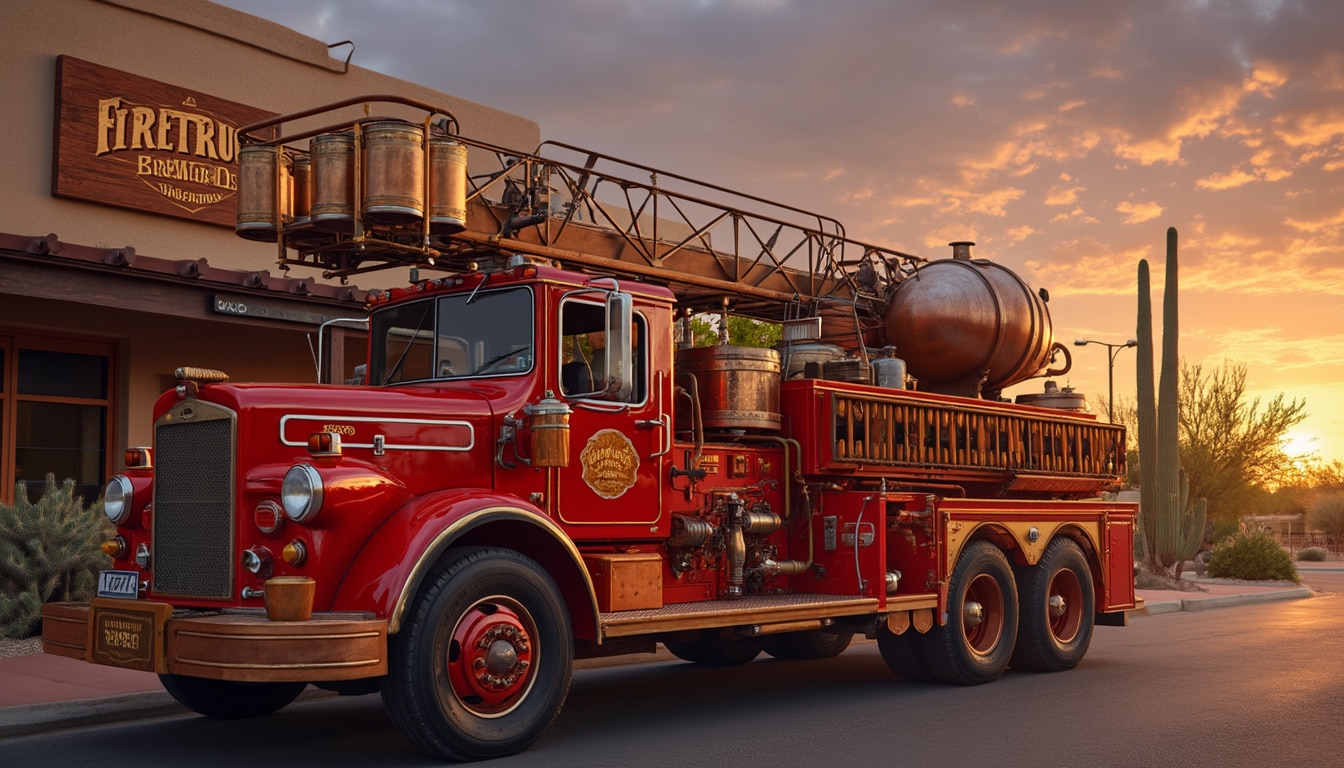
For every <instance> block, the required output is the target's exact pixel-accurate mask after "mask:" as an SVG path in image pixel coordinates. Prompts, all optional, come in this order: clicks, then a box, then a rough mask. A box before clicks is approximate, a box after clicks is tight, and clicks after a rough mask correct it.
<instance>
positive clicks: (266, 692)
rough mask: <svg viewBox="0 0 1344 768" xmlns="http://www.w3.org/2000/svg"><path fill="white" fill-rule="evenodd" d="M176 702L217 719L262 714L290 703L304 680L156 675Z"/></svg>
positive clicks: (275, 710)
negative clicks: (257, 680)
mask: <svg viewBox="0 0 1344 768" xmlns="http://www.w3.org/2000/svg"><path fill="white" fill-rule="evenodd" d="M159 682H160V683H163V688H164V690H166V691H168V693H170V694H171V695H172V697H173V698H174V699H176V700H177V703H179V704H181V705H182V706H184V707H186V708H187V709H190V710H191V711H193V712H196V713H197V714H201V715H205V716H206V717H213V718H215V719H217V720H242V719H245V718H249V717H265V716H266V715H273V714H275V713H276V712H279V711H280V710H282V709H284V708H285V707H287V706H289V705H290V703H291V702H293V701H294V700H295V699H297V698H298V697H299V694H300V693H303V689H304V688H307V687H308V684H307V683H236V682H233V681H230V680H207V679H205V678H203V677H189V676H187V675H159Z"/></svg>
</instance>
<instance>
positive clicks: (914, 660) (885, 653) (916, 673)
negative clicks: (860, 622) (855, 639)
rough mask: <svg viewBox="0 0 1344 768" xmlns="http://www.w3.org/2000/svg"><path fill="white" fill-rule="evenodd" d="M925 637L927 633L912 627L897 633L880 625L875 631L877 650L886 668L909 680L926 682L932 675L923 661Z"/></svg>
mask: <svg viewBox="0 0 1344 768" xmlns="http://www.w3.org/2000/svg"><path fill="white" fill-rule="evenodd" d="M926 638H927V635H921V634H919V632H916V631H915V630H914V629H913V628H908V629H906V630H905V632H902V633H901V634H899V635H897V634H893V633H892V631H891V630H889V629H887V628H886V627H882V628H881V629H879V630H878V632H877V650H878V651H880V652H881V653H882V660H883V661H885V662H886V663H887V669H890V670H891V671H892V672H895V673H896V674H897V675H900V676H901V677H903V678H905V679H906V680H909V681H910V682H913V683H927V682H928V681H929V680H931V679H933V675H932V673H930V672H929V665H928V663H927V662H925V661H924V649H923V647H922V646H923V645H924V644H925V643H926V642H928V641H927V639H926Z"/></svg>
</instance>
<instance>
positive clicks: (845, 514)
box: [43, 96, 1136, 760]
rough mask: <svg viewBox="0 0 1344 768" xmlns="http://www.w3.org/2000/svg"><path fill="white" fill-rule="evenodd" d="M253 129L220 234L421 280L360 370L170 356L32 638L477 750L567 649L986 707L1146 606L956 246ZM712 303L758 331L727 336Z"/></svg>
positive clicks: (1084, 449) (752, 205) (993, 277)
mask: <svg viewBox="0 0 1344 768" xmlns="http://www.w3.org/2000/svg"><path fill="white" fill-rule="evenodd" d="M375 103H376V104H378V105H380V106H379V107H377V109H379V110H387V111H388V116H377V115H375V114H374V112H375V109H374V108H372V107H370V106H368V105H371V104H375ZM360 105H365V108H364V109H362V110H361V109H359V106H360ZM352 112H356V113H358V114H357V116H356V117H349V116H348V114H349V113H352ZM315 123H325V124H322V125H314V124H315ZM241 135H242V136H243V137H244V141H245V143H246V146H244V147H243V149H242V150H241V151H240V170H239V178H240V190H239V219H238V229H237V231H238V233H239V234H240V235H242V236H244V237H247V238H249V239H253V240H262V241H273V242H275V243H277V254H278V256H277V259H278V266H279V268H280V269H284V270H288V269H296V268H297V269H313V270H319V271H321V272H322V273H323V274H324V275H325V276H327V277H329V278H333V279H335V278H341V279H345V278H347V277H350V276H354V275H358V274H362V273H364V272H368V271H372V270H375V269H389V268H395V269H404V270H406V271H407V273H408V274H409V275H410V279H409V280H408V281H407V282H406V284H405V286H404V287H399V288H394V289H391V290H378V291H373V292H371V293H369V294H368V296H367V306H368V310H369V314H368V322H367V334H368V356H367V361H366V362H365V364H364V365H363V366H361V367H360V369H359V376H357V377H356V379H355V380H352V381H348V382H346V383H344V384H322V383H319V384H317V385H294V384H251V383H233V382H230V381H228V377H227V376H226V375H225V374H224V373H222V372H220V371H216V370H211V369H205V368H191V367H184V368H182V369H179V371H178V379H179V382H180V383H179V385H178V386H177V387H176V388H175V389H174V390H172V391H169V392H166V393H165V394H164V395H163V396H162V397H161V398H160V399H159V400H158V402H157V404H156V406H155V409H154V417H155V422H154V444H153V446H152V450H151V449H150V448H141V449H133V450H131V451H128V452H127V459H126V466H125V469H124V471H123V472H122V473H121V474H118V475H116V476H115V477H113V479H112V480H111V481H110V482H109V483H108V486H107V489H106V492H105V497H104V498H105V506H106V510H107V515H108V517H109V518H111V520H112V521H113V522H114V523H115V524H116V526H117V533H116V537H115V538H114V539H113V540H112V541H110V542H108V543H107V544H106V545H105V551H107V552H108V553H109V554H111V555H112V556H113V558H114V570H112V571H109V572H107V573H105V574H104V577H103V578H102V579H101V580H100V596H99V597H98V598H96V599H94V600H93V601H91V602H90V603H78V604H75V603H61V604H53V605H50V606H48V607H47V608H46V610H45V611H44V622H43V639H44V645H45V649H46V651H47V652H48V653H56V654H61V655H65V656H70V657H74V658H79V659H86V660H87V661H89V662H91V663H95V664H107V665H115V666H123V667H131V668H138V669H144V670H149V671H153V672H157V673H158V674H159V675H160V677H161V679H162V681H163V685H164V687H165V688H166V689H167V690H168V691H169V692H170V693H171V694H172V695H173V696H174V697H175V698H176V699H177V700H178V701H180V702H181V703H183V704H184V705H186V706H187V707H189V708H191V709H192V710H195V711H196V712H199V713H201V714H204V715H207V716H211V717H221V718H237V717H250V716H260V715H266V714H270V713H272V712H275V711H277V710H279V709H280V708H282V707H284V706H286V705H287V704H289V703H290V702H291V701H293V700H294V698H295V697H296V696H298V694H299V693H300V691H302V690H303V689H304V688H305V686H307V685H309V684H312V685H316V686H318V687H321V688H325V689H330V690H334V691H338V692H341V693H347V694H355V693H373V692H380V693H381V696H382V698H383V701H384V703H385V706H386V708H387V711H388V713H389V715H390V717H391V719H392V720H393V721H394V722H395V723H396V725H397V727H398V728H399V729H400V730H401V731H402V732H403V733H404V734H405V736H406V737H407V738H408V739H409V740H410V741H412V742H414V743H415V744H416V745H418V746H419V747H421V748H422V749H424V750H426V751H427V752H429V753H431V754H434V755H437V756H441V757H444V758H449V759H459V760H461V759H466V760H470V759H483V758H490V757H496V756H500V755H505V754H509V753H513V752H517V751H519V750H522V749H524V748H526V747H527V746H529V745H530V744H532V743H533V742H534V741H535V740H536V739H537V738H539V737H540V736H541V734H542V733H543V732H544V731H545V729H546V728H547V727H548V726H549V725H550V723H551V722H552V721H553V720H554V719H555V717H556V716H557V714H558V713H559V711H560V708H561V705H562V704H563V702H564V700H565V697H566V694H567V692H568V690H569V687H570V678H571V671H572V664H573V661H574V660H575V659H579V658H587V657H594V656H605V655H614V654H628V653H650V652H653V651H654V650H655V649H656V645H657V644H659V643H661V644H662V645H663V646H665V647H666V648H667V649H668V650H669V651H671V653H673V654H675V655H676V656H678V657H680V658H682V659H685V660H687V661H689V662H694V663H697V664H703V665H711V666H729V665H737V664H743V663H746V662H749V661H751V660H752V659H754V658H756V657H757V656H758V655H759V654H760V653H762V652H765V653H768V654H771V655H773V656H775V657H777V658H785V659H816V658H824V657H830V656H834V655H836V654H838V653H840V652H842V651H843V650H844V649H845V648H846V647H847V646H848V645H849V644H850V642H851V639H852V638H853V637H854V636H855V635H861V636H863V637H866V638H870V639H875V640H876V643H877V646H878V649H879V651H880V652H881V655H882V658H883V659H884V660H885V661H886V663H887V665H888V666H889V667H890V668H891V670H892V671H893V672H895V673H896V674H897V675H899V676H901V677H904V678H907V679H914V680H933V681H940V682H945V683H951V684H961V685H974V684H979V683H986V682H989V681H992V680H994V679H995V678H997V677H999V676H1000V675H1001V674H1002V673H1003V672H1004V670H1005V669H1006V668H1007V667H1008V666H1009V665H1012V666H1014V667H1015V668H1019V669H1027V670H1042V671H1052V670H1063V669H1068V668H1071V667H1073V666H1075V665H1076V664H1078V663H1079V661H1080V660H1081V659H1082V658H1083V655H1084V654H1085V653H1086V651H1087V649H1088V645H1089V642H1090V641H1091V638H1092V634H1093V628H1094V626H1095V625H1096V624H1099V623H1100V624H1110V625H1123V624H1124V623H1125V619H1126V613H1125V611H1126V610H1128V609H1133V608H1135V606H1136V604H1135V595H1134V589H1133V579H1132V567H1133V528H1134V518H1135V514H1136V508H1135V505H1132V504H1125V503H1117V502H1114V501H1108V500H1103V497H1102V494H1103V493H1104V492H1105V491H1107V490H1108V489H1110V488H1112V487H1113V486H1115V484H1116V483H1117V482H1118V480H1119V478H1121V477H1123V475H1124V470H1125V466H1124V462H1125V438H1124V431H1123V429H1122V428H1121V427H1120V426H1117V425H1113V424H1109V423H1105V422H1104V421H1099V420H1098V419H1097V418H1096V417H1095V416H1094V415H1093V414H1091V413H1088V412H1087V411H1086V408H1085V407H1084V405H1083V403H1082V400H1081V396H1078V395H1076V394H1074V393H1071V392H1070V391H1069V390H1063V391H1060V390H1053V389H1051V388H1050V383H1049V382H1047V386H1046V387H1045V390H1044V391H1043V392H1040V393H1038V394H1032V395H1023V396H1019V397H1018V398H1017V401H1016V402H1009V401H1007V400H1005V399H1004V398H1003V396H1002V391H1003V390H1004V389H1005V388H1007V387H1009V386H1012V385H1013V384H1017V383H1020V382H1023V381H1026V380H1028V379H1030V378H1033V377H1038V376H1051V375H1059V374H1061V373H1063V372H1064V371H1065V370H1067V367H1068V358H1067V349H1065V348H1064V347H1063V346H1062V345H1060V344H1057V343H1055V342H1054V341H1053V339H1052V336H1051V330H1050V318H1049V313H1048V311H1047V310H1046V304H1045V301H1046V296H1045V294H1044V292H1041V293H1039V294H1038V293H1035V292H1033V291H1032V290H1030V289H1029V288H1028V287H1027V286H1026V285H1025V284H1024V283H1023V282H1022V281H1021V280H1020V279H1019V278H1018V277H1017V276H1016V275H1014V274H1013V273H1011V272H1010V271H1008V270H1006V269H1004V268H1002V267H1000V266H998V265H995V264H993V263H992V262H989V261H987V260H982V259H974V258H971V254H970V245H969V244H967V243H956V244H953V247H954V252H953V258H949V259H939V260H934V261H924V260H922V259H918V258H915V257H913V256H910V255H908V254H903V253H899V252H897V251H893V250H890V249H886V248H882V247H880V246H876V245H873V244H869V243H864V242H861V241H858V240H855V239H852V238H849V237H848V236H847V235H846V234H845V232H844V229H843V227H841V226H840V225H839V223H838V222H836V221H834V220H832V219H828V218H825V217H820V216H817V215H815V214H812V213H809V212H806V211H803V210H801V209H797V208H792V207H789V206H785V205H781V204H778V203H773V202H770V201H768V200H763V199H760V198H757V197H753V196H749V195H743V194H739V193H733V192H731V191H730V190H727V189H723V188H721V187H717V186H714V185H710V184H705V183H702V182H697V181H695V180H692V179H689V178H685V177H681V176H678V175H676V174H671V173H667V172H663V171H655V170H654V169H652V168H648V167H645V166H641V165H637V164H633V163H628V162H623V161H620V160H617V159H615V158H612V157H609V156H605V155H602V154H599V153H594V152H588V151H584V150H580V149H577V148H575V147H571V146H567V145H562V144H554V143H547V144H543V145H542V146H541V147H540V148H538V149H537V150H536V151H535V152H532V153H519V152H515V151H512V150H509V149H506V148H501V147H495V146H492V145H490V144H488V143H485V142H481V141H475V140H472V139H469V138H466V137H465V136H463V135H461V134H460V132H459V130H458V125H457V121H456V119H455V117H454V116H453V115H452V114H451V113H449V112H448V111H446V110H443V109H439V108H437V107H435V106H433V105H428V104H422V103H419V102H415V101H413V100H407V99H400V98H395V97H388V96H378V97H368V98H364V99H352V100H349V101H345V102H340V103H337V104H332V105H328V106H325V107H322V108H319V109H313V110H307V111H304V112H299V113H295V114H292V115H286V116H282V117H279V118H276V119H274V120H269V121H266V122H264V123H260V124H257V125H254V126H249V127H248V128H246V129H244V130H243V131H242V132H241ZM468 167H470V172H468ZM697 317H699V318H705V317H708V318H709V327H710V328H711V332H712V333H713V332H714V331H715V330H716V332H717V334H718V339H717V342H718V343H715V344H710V345H701V346H695V345H694V344H693V343H692V338H693V336H694V334H693V333H692V332H691V327H692V325H693V324H694V323H693V319H694V318H697ZM733 317H746V318H752V319H755V320H759V321H764V322H766V323H775V324H778V325H779V327H780V328H781V334H782V339H781V341H780V343H779V344H778V345H777V346H775V347H773V348H760V347H754V346H744V345H740V344H734V343H733V341H734V339H733V338H731V337H730V332H729V327H730V326H731V325H733V323H731V322H729V320H730V319H731V318H733ZM892 348H894V351H893V349H892ZM1061 354H1062V356H1063V360H1060V361H1057V358H1058V357H1059V356H1060V355H1061ZM1056 362H1058V365H1059V367H1057V368H1054V369H1052V368H1051V366H1052V365H1055V364H1056ZM916 380H917V383H916Z"/></svg>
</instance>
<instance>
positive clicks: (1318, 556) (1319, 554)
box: [1297, 547, 1326, 563]
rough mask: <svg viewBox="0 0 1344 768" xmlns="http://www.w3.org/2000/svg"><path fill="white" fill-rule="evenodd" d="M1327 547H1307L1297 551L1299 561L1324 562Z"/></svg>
mask: <svg viewBox="0 0 1344 768" xmlns="http://www.w3.org/2000/svg"><path fill="white" fill-rule="evenodd" d="M1325 555H1326V552H1325V547H1307V548H1306V549H1300V550H1298V551H1297V561H1298V562H1299V563H1323V562H1325Z"/></svg>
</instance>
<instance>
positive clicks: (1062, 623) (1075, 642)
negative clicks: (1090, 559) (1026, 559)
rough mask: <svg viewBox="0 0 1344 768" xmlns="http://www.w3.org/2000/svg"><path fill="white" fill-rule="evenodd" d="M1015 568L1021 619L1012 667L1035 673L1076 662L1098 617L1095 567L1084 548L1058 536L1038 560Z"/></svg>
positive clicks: (1083, 653)
mask: <svg viewBox="0 0 1344 768" xmlns="http://www.w3.org/2000/svg"><path fill="white" fill-rule="evenodd" d="M1016 572H1017V585H1018V593H1019V596H1020V598H1021V605H1022V619H1021V622H1022V623H1021V626H1019V627H1018V630H1017V646H1016V648H1015V649H1014V650H1013V659H1012V664H1013V666H1014V667H1016V668H1019V669H1030V670H1035V671H1037V672H1059V671H1061V670H1065V669H1072V668H1073V667H1075V666H1077V665H1078V662H1080V661H1082V660H1083V656H1085V655H1086V654H1087V647H1088V645H1090V644H1091V642H1092V627H1093V625H1094V623H1095V619H1096V605H1095V602H1096V595H1095V594H1094V593H1093V591H1092V571H1091V569H1089V568H1088V566H1087V558H1086V557H1084V556H1083V552H1082V550H1081V549H1079V548H1078V545H1077V544H1076V543H1074V542H1073V541H1071V540H1069V539H1056V540H1055V541H1053V542H1051V544H1050V546H1048V547H1046V549H1045V554H1043V555H1041V561H1040V562H1039V563H1037V564H1036V565H1034V566H1028V567H1022V568H1018V569H1017V571H1016Z"/></svg>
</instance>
